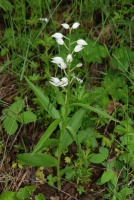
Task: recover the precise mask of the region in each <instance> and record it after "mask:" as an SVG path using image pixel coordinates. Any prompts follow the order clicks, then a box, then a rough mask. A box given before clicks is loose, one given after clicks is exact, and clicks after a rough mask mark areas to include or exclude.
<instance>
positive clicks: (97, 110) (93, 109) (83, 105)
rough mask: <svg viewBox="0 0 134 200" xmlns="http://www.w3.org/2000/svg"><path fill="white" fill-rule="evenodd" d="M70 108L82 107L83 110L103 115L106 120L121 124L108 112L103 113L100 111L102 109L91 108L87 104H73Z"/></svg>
mask: <svg viewBox="0 0 134 200" xmlns="http://www.w3.org/2000/svg"><path fill="white" fill-rule="evenodd" d="M70 106H80V107H82V108H85V109H87V110H90V111H92V112H95V113H97V114H98V115H101V116H102V117H104V118H108V119H110V120H112V121H115V122H119V123H120V121H119V120H117V119H115V118H114V117H112V116H111V115H109V114H107V113H106V112H104V111H102V110H100V109H98V108H94V107H92V106H89V105H86V104H82V103H73V104H71V105H70Z"/></svg>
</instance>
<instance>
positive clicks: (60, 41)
mask: <svg viewBox="0 0 134 200" xmlns="http://www.w3.org/2000/svg"><path fill="white" fill-rule="evenodd" d="M56 42H57V43H58V44H60V45H63V44H64V40H63V39H56Z"/></svg>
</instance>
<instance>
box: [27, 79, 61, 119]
mask: <svg viewBox="0 0 134 200" xmlns="http://www.w3.org/2000/svg"><path fill="white" fill-rule="evenodd" d="M25 79H26V81H27V83H28V85H29V86H30V88H31V89H32V90H33V92H34V93H35V95H36V96H37V98H38V100H39V102H40V103H41V105H42V107H43V108H44V109H45V110H46V111H47V112H48V113H49V114H50V115H51V116H52V117H53V118H54V119H58V118H60V114H59V112H58V110H56V108H55V107H54V106H53V105H52V104H51V103H50V101H49V98H48V97H47V96H45V94H43V93H42V92H41V91H40V90H39V88H38V87H36V86H35V85H34V84H33V83H32V82H31V81H29V80H28V79H27V78H26V77H25Z"/></svg>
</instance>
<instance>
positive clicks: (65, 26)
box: [61, 23, 70, 29]
mask: <svg viewBox="0 0 134 200" xmlns="http://www.w3.org/2000/svg"><path fill="white" fill-rule="evenodd" d="M61 25H62V26H63V28H65V29H69V28H70V26H69V25H68V24H66V23H64V24H61Z"/></svg>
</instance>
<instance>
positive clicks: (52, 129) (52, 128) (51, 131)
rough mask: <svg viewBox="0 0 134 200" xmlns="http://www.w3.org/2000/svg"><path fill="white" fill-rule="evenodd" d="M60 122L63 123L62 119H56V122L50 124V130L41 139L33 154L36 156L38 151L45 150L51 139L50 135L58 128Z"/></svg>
mask: <svg viewBox="0 0 134 200" xmlns="http://www.w3.org/2000/svg"><path fill="white" fill-rule="evenodd" d="M60 121H61V119H56V120H55V121H54V122H52V123H51V124H50V126H49V127H48V129H47V130H46V131H45V133H44V134H43V135H42V137H41V138H40V140H39V142H38V143H37V145H36V146H35V148H34V150H33V154H35V153H36V152H38V151H41V150H42V149H43V148H44V144H45V145H46V144H47V143H46V142H47V141H46V140H47V139H48V138H49V137H50V135H51V134H52V133H53V131H54V130H55V129H56V127H57V126H58V124H59V123H60Z"/></svg>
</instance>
